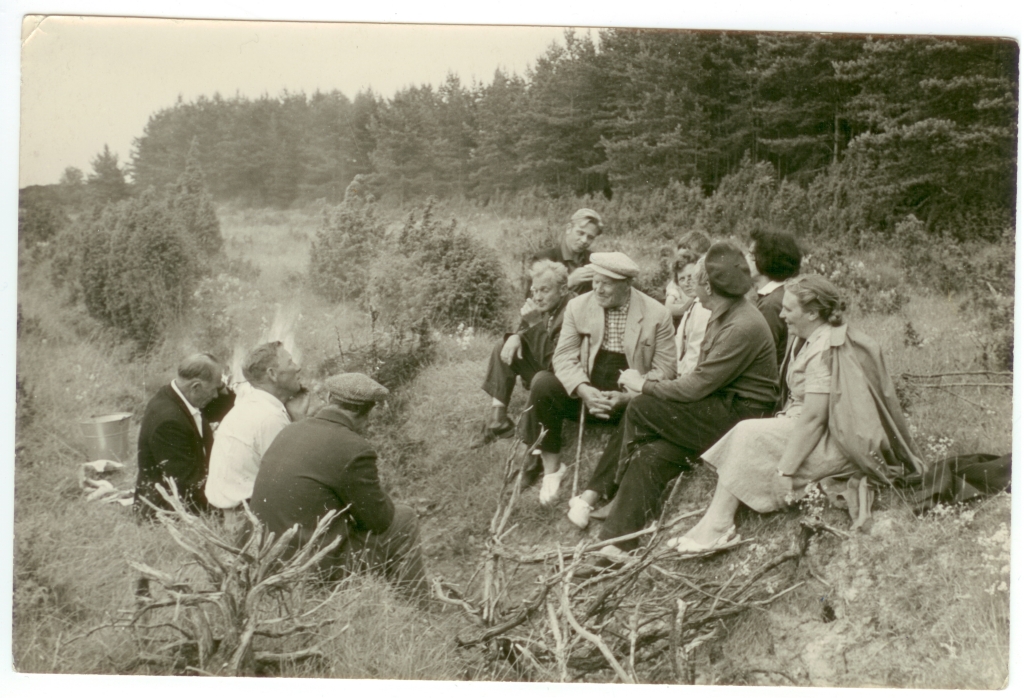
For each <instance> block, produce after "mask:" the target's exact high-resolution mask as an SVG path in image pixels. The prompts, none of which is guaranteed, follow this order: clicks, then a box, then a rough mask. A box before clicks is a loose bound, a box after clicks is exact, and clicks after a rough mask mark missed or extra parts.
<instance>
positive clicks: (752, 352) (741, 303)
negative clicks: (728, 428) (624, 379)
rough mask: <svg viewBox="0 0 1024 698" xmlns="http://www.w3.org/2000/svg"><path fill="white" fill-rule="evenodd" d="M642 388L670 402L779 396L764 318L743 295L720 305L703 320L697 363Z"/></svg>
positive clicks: (770, 400)
mask: <svg viewBox="0 0 1024 698" xmlns="http://www.w3.org/2000/svg"><path fill="white" fill-rule="evenodd" d="M643 392H644V395H651V396H654V397H658V398H661V399H663V400H671V401H674V402H696V401H698V400H702V399H704V398H705V397H707V396H709V395H711V394H712V393H716V392H726V393H734V394H735V395H736V396H737V397H739V398H743V399H746V400H751V401H756V402H760V403H762V404H764V405H771V404H772V403H774V402H775V401H776V400H777V399H778V396H779V369H778V365H777V364H776V360H775V345H774V343H773V342H772V333H771V331H770V330H769V329H768V324H767V323H766V322H765V319H764V316H763V315H761V313H760V312H759V311H758V310H757V308H755V307H754V306H753V305H752V304H751V303H750V302H749V301H748V300H747V299H746V298H742V297H741V298H737V299H734V300H731V301H729V302H728V303H723V304H722V305H720V306H719V307H718V308H716V309H715V310H714V311H713V312H712V313H711V317H710V318H709V319H708V325H707V329H706V330H705V333H704V342H703V343H702V344H701V348H700V358H699V359H698V360H697V367H696V368H695V369H694V370H693V371H691V372H690V373H688V374H686V375H684V376H680V377H679V378H677V379H675V380H671V381H657V380H649V381H647V382H646V383H644V389H643Z"/></svg>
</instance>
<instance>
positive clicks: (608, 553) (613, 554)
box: [597, 545, 630, 564]
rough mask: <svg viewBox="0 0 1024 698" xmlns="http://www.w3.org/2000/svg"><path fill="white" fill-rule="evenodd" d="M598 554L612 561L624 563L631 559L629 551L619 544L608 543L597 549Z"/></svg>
mask: <svg viewBox="0 0 1024 698" xmlns="http://www.w3.org/2000/svg"><path fill="white" fill-rule="evenodd" d="M597 554H598V555H600V556H601V557H603V558H604V559H606V560H610V561H611V562H614V563H617V564H622V563H624V562H626V561H627V560H629V559H630V558H629V553H627V552H626V551H625V550H623V549H622V548H620V547H619V546H617V545H606V546H604V547H603V548H601V549H600V550H598V551H597Z"/></svg>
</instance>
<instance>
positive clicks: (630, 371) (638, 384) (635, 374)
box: [619, 368, 647, 393]
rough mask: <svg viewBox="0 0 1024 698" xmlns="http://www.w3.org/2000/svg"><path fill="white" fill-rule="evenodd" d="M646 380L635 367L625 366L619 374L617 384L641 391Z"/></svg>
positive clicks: (637, 391) (636, 391)
mask: <svg viewBox="0 0 1024 698" xmlns="http://www.w3.org/2000/svg"><path fill="white" fill-rule="evenodd" d="M646 382H647V379H646V378H644V377H643V376H642V375H640V371H637V370H636V369H635V368H627V369H626V370H625V371H623V372H622V374H621V375H620V376H619V385H621V386H622V387H623V388H626V389H627V390H632V391H633V392H635V393H642V392H643V391H644V383H646Z"/></svg>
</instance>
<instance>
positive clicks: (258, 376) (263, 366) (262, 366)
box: [242, 342, 284, 383]
mask: <svg viewBox="0 0 1024 698" xmlns="http://www.w3.org/2000/svg"><path fill="white" fill-rule="evenodd" d="M282 346H284V345H283V344H282V343H281V342H266V343H265V344H261V345H259V346H258V347H256V348H255V349H253V350H252V351H250V352H249V354H248V355H247V356H246V357H245V361H243V362H242V375H243V376H245V380H247V381H249V382H250V383H259V382H260V381H262V380H263V379H264V378H266V376H267V371H268V370H269V369H271V368H274V367H276V366H277V350H278V349H280V348H281V347H282Z"/></svg>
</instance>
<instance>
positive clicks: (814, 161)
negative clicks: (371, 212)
mask: <svg viewBox="0 0 1024 698" xmlns="http://www.w3.org/2000/svg"><path fill="white" fill-rule="evenodd" d="M1017 56H1018V47H1017V45H1016V44H1015V43H1014V42H1012V41H1002V40H988V39H955V38H928V37H881V38H872V37H864V36H819V35H810V34H741V33H714V32H687V31H650V30H623V29H611V30H604V31H601V32H600V33H599V40H598V41H597V42H594V41H591V40H590V38H589V37H586V36H579V35H576V34H574V33H573V32H571V31H568V32H566V34H565V45H564V46H560V45H555V44H553V45H552V46H551V47H549V49H548V50H547V52H546V53H545V54H544V55H542V56H540V57H539V58H538V59H537V60H536V63H535V65H534V66H533V67H532V68H531V69H530V70H529V71H528V72H527V74H526V75H525V76H524V77H520V76H517V75H509V74H506V73H504V72H502V71H500V70H499V71H498V72H496V73H495V75H494V78H493V80H492V81H491V82H490V84H476V83H474V84H472V85H469V86H466V85H463V84H462V83H461V82H460V80H459V79H458V78H457V77H456V76H453V75H451V76H449V77H448V79H447V80H446V81H445V83H444V84H442V85H440V86H439V87H436V88H435V87H432V86H429V85H425V86H420V87H408V88H406V89H403V90H400V91H399V92H397V93H396V94H395V95H393V96H392V97H390V98H384V97H381V96H378V95H375V94H373V93H372V92H361V93H359V94H357V95H355V96H354V97H353V98H352V99H349V97H347V96H345V95H343V94H341V93H340V92H336V91H335V92H330V93H321V92H317V93H315V94H313V95H311V96H307V95H305V94H295V93H290V92H286V93H284V94H282V95H280V96H278V97H270V96H263V97H260V98H258V99H249V98H245V97H240V96H236V97H234V98H228V99H225V98H223V97H221V96H220V95H214V96H213V97H210V98H207V97H200V98H199V99H197V100H195V101H194V102H184V101H181V100H180V99H179V101H178V103H177V104H175V105H173V106H171V107H168V108H166V109H163V110H161V111H159V112H157V113H155V114H153V115H152V116H151V117H150V119H149V123H148V124H147V125H146V127H145V131H144V132H143V134H142V135H141V136H140V137H138V138H137V139H135V143H134V148H133V151H132V153H131V156H130V159H129V161H128V163H127V165H126V167H125V172H126V173H129V174H130V176H131V178H132V180H133V185H134V186H135V187H137V188H139V189H140V190H141V189H145V188H147V187H150V186H153V187H156V188H157V189H162V188H164V187H167V186H169V185H171V184H173V183H174V182H175V181H176V180H177V178H178V176H179V175H180V174H181V172H182V171H183V170H184V166H185V159H186V155H187V153H188V152H189V149H190V146H191V145H192V143H193V140H195V141H196V142H197V143H198V145H199V148H198V151H197V152H198V154H199V155H198V156H199V161H200V164H201V167H202V170H203V171H204V172H205V173H206V176H207V182H208V186H209V189H210V193H211V195H212V196H213V197H214V199H215V200H219V201H226V200H231V201H236V202H239V203H242V204H246V205H258V206H267V205H269V206H278V207H286V206H290V205H292V204H295V203H297V202H308V201H314V200H317V199H326V200H327V201H328V202H335V201H339V200H340V199H341V198H343V196H344V192H345V190H346V188H347V186H348V185H349V183H350V182H351V181H352V179H353V178H354V177H355V176H356V175H360V174H361V175H365V181H366V182H367V186H369V187H370V189H371V191H373V192H375V193H376V194H377V195H379V196H385V197H389V198H393V199H397V200H398V201H407V200H410V199H417V198H421V197H425V196H430V195H433V196H441V197H449V196H464V197H469V198H472V199H475V200H478V201H480V202H482V203H486V202H488V201H491V200H493V199H494V198H495V197H496V196H497V197H505V196H508V195H511V194H515V193H516V192H521V191H525V190H530V191H533V192H534V193H537V192H540V193H542V194H543V195H546V196H555V197H557V196H565V195H581V194H593V193H603V194H604V195H605V196H608V197H612V196H614V195H615V193H623V192H627V191H631V192H636V191H644V190H649V189H655V188H657V189H660V188H663V187H665V186H667V185H670V184H672V183H673V182H675V183H685V184H687V185H689V186H699V187H700V188H701V189H702V190H703V192H704V193H705V194H710V193H712V192H713V191H715V190H716V188H717V187H718V185H719V184H720V183H721V182H722V180H723V178H724V177H726V176H727V175H730V174H731V173H735V172H736V171H737V170H738V169H739V168H740V167H741V166H746V165H749V164H750V163H753V164H758V163H766V164H770V166H771V168H772V169H773V171H774V175H775V177H774V179H775V181H776V182H780V183H781V182H787V183H789V184H790V185H794V184H795V185H798V186H800V187H801V188H802V189H803V190H805V191H807V192H809V193H810V194H812V198H813V199H814V201H815V202H816V204H815V205H816V207H817V208H819V209H820V208H822V207H824V206H826V205H827V206H828V207H829V208H830V209H832V213H831V216H830V219H831V220H833V222H834V223H835V225H837V226H839V227H841V228H845V229H863V230H892V229H893V228H894V227H895V225H896V224H897V223H898V222H899V221H900V220H902V219H903V218H904V217H905V216H906V215H908V214H913V215H914V216H916V217H917V218H918V219H919V220H921V221H923V222H924V224H925V226H926V228H927V229H929V230H931V231H935V232H950V233H952V234H954V235H955V236H956V237H959V238H965V237H983V238H985V237H993V236H995V235H997V234H998V232H999V231H1001V230H1003V229H1005V228H1006V227H1007V226H1010V225H1012V224H1013V212H1014V206H1015V203H1014V196H1015V188H1016V185H1015V177H1016V149H1017V143H1016V132H1017V127H1016V123H1017V110H1018V83H1019V81H1018V74H1017ZM103 157H104V158H105V159H104V161H103V163H104V164H109V162H108V161H109V157H110V155H109V153H107V154H106V155H104V156H103ZM108 169H109V168H108ZM67 178H68V175H67V173H66V177H65V179H67ZM75 178H76V176H75V175H74V173H72V175H71V179H75ZM77 179H78V180H79V181H81V179H82V178H81V173H78V174H77ZM90 179H92V178H90Z"/></svg>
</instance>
